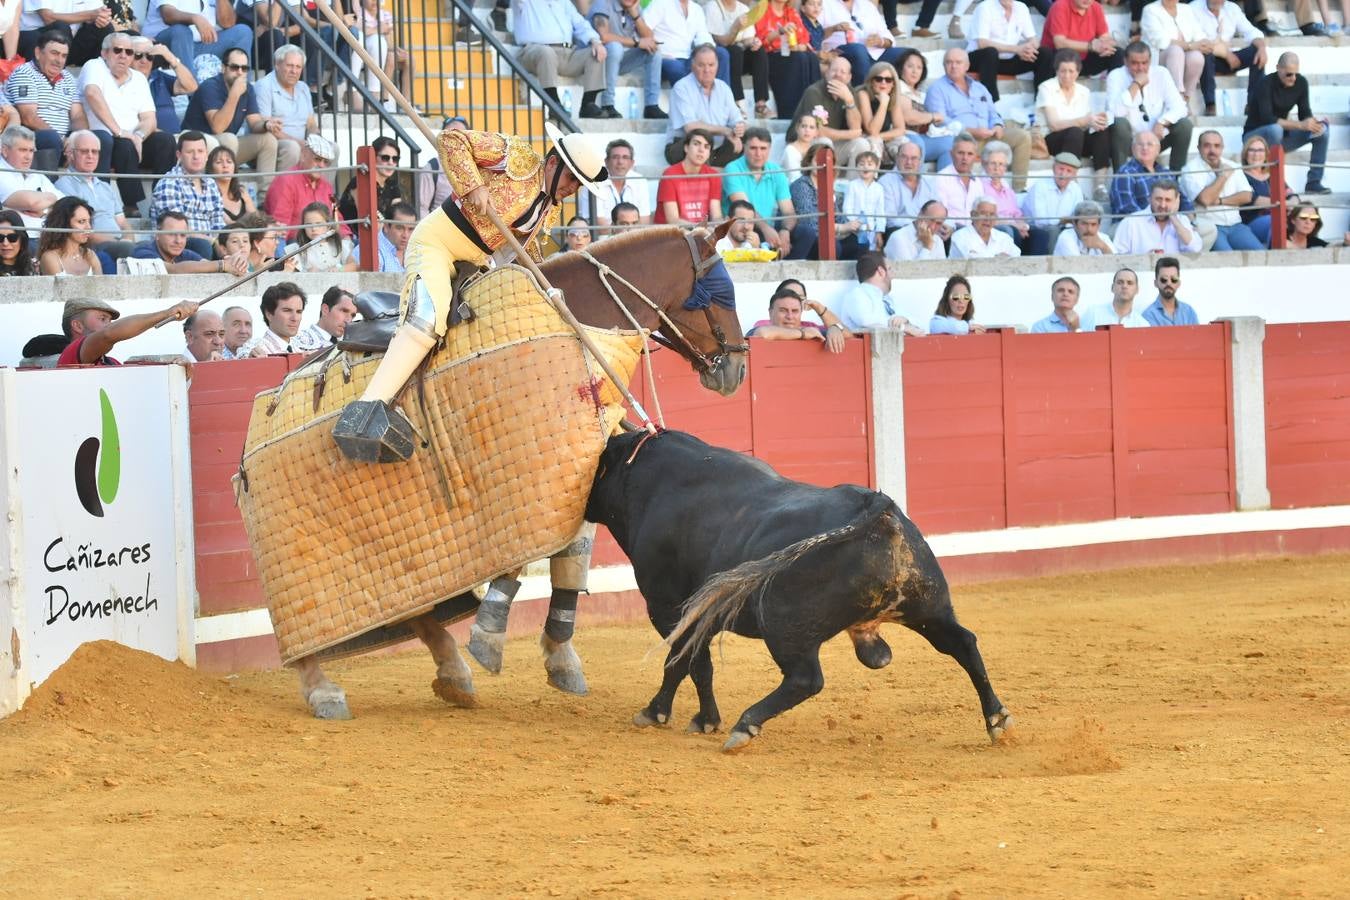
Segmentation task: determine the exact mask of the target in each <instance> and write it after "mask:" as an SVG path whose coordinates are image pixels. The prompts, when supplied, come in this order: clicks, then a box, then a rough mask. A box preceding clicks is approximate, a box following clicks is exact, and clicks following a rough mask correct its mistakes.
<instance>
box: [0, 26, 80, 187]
mask: <svg viewBox="0 0 1350 900" xmlns="http://www.w3.org/2000/svg"><path fill="white" fill-rule="evenodd" d="M69 55H70V38H69V36H67V35H66V33H65V32H63V31H61V30H59V29H44V30H43V31H42V32H40V34H39V36H38V39H37V50H36V51H35V53H34V59H32V60H31V61H29V62H26V63H24V64H23V65H21V66H19V67H18V68H17V69H15V70H14V72H13V74H11V75H10V76H9V80H7V81H6V82H5V99H7V100H8V101H9V102H10V103H12V104H14V106H15V107H16V108H17V109H18V110H19V121H20V122H21V123H22V124H23V125H24V126H25V127H26V128H28V129H30V130H31V131H32V132H33V134H34V135H36V140H37V154H36V155H35V157H34V159H33V165H34V167H35V168H37V169H39V170H42V171H53V170H55V169H56V168H57V167H58V166H59V165H60V162H61V143H62V141H64V140H65V139H66V135H67V134H69V133H70V132H71V131H72V130H78V129H81V128H88V127H89V125H88V121H87V120H86V119H85V115H84V106H83V105H82V104H81V103H80V91H79V88H78V87H77V85H76V82H75V79H74V78H72V77H71V76H70V75H69V74H67V72H66V59H67V57H68V56H69Z"/></svg>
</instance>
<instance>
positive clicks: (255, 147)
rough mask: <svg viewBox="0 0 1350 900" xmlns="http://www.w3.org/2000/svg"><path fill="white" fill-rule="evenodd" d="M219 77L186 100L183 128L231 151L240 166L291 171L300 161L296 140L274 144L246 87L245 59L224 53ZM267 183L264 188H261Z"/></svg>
mask: <svg viewBox="0 0 1350 900" xmlns="http://www.w3.org/2000/svg"><path fill="white" fill-rule="evenodd" d="M220 61H221V69H220V74H219V75H213V76H212V77H210V78H208V79H206V80H205V81H203V82H202V83H201V86H200V87H198V88H197V92H196V93H195V94H193V95H192V99H190V100H189V101H188V108H187V112H186V113H185V114H184V115H183V127H184V128H188V129H191V130H193V131H200V132H201V133H202V134H209V135H211V136H212V137H214V138H215V140H216V141H217V142H218V143H219V144H220V145H221V146H222V147H228V148H229V149H230V150H232V151H233V152H234V157H235V162H236V163H237V164H239V165H243V164H244V163H253V167H254V169H255V170H256V171H258V172H260V173H264V174H267V175H271V174H273V173H275V172H279V171H280V172H284V171H286V170H287V169H290V168H293V167H294V166H295V164H296V162H298V161H299V159H300V145H299V144H297V143H296V142H295V141H281V142H278V141H277V136H276V135H275V134H273V133H272V131H271V130H269V129H268V127H267V122H266V121H265V120H264V119H263V115H262V111H261V110H259V108H258V95H257V93H255V92H254V90H253V85H251V84H249V83H248V73H249V61H248V54H247V53H245V52H244V51H243V50H238V49H234V48H231V49H229V50H226V51H225V53H224V54H222V56H221V58H220ZM268 184H270V180H269V181H268V182H265V183H264V187H266V186H267V185H268Z"/></svg>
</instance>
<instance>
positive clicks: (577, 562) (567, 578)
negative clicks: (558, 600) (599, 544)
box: [548, 522, 595, 608]
mask: <svg viewBox="0 0 1350 900" xmlns="http://www.w3.org/2000/svg"><path fill="white" fill-rule="evenodd" d="M594 544H595V524H594V523H592V522H587V523H586V524H585V525H583V526H582V527H581V530H580V531H579V532H577V536H576V538H575V539H574V540H573V541H572V543H570V544H568V545H567V546H566V547H564V548H563V549H562V550H560V551H558V552H557V553H555V554H553V556H551V557H549V560H548V574H549V581H550V583H551V584H552V585H553V588H554V591H555V595H556V591H557V589H558V588H564V589H566V590H570V591H573V592H577V591H584V590H586V576H587V575H588V574H589V573H590V570H591V548H592V547H593V546H594ZM574 608H575V607H574Z"/></svg>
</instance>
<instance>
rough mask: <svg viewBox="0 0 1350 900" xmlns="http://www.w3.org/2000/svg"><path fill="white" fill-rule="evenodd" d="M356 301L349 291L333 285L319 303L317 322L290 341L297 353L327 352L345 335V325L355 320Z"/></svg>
mask: <svg viewBox="0 0 1350 900" xmlns="http://www.w3.org/2000/svg"><path fill="white" fill-rule="evenodd" d="M356 313H357V309H356V301H355V298H353V297H352V293H351V291H347V290H343V289H342V288H340V287H338V286H337V285H333V286H332V287H330V288H329V289H328V290H327V291H325V292H324V295H323V299H322V300H320V301H319V321H317V322H315V323H314V324H313V325H310V326H309V327H308V328H305V329H302V330H301V331H300V333H299V334H297V335H296V336H295V338H294V339H293V340H292V341H291V349H292V350H294V351H295V352H297V353H313V352H314V351H315V350H327V349H328V348H329V347H331V346H332V345H334V344H336V343H337V342H338V339H339V338H341V337H342V336H343V335H344V334H346V333H347V325H348V324H349V323H350V322H351V321H352V319H355V318H356Z"/></svg>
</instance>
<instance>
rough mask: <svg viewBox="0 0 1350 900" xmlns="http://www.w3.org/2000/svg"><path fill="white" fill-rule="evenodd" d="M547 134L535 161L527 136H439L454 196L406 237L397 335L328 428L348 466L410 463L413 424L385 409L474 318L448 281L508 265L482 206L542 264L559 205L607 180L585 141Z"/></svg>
mask: <svg viewBox="0 0 1350 900" xmlns="http://www.w3.org/2000/svg"><path fill="white" fill-rule="evenodd" d="M544 129H545V131H546V132H547V133H548V136H549V139H550V141H552V143H553V147H552V149H550V150H549V151H548V153H547V155H545V156H544V157H543V158H542V159H541V158H540V157H539V154H538V153H536V152H535V151H534V149H533V148H532V147H531V146H530V142H529V141H528V140H527V139H525V138H520V137H515V136H511V135H505V134H494V133H489V132H485V131H463V130H445V131H442V132H441V134H440V138H439V140H438V142H437V145H438V150H439V154H440V161H441V167H442V170H443V171H444V172H445V174H446V177H447V178H448V179H449V180H450V185H451V188H452V191H451V193H450V197H449V198H448V199H447V200H446V201H445V203H444V204H443V205H442V206H441V208H440V209H438V210H436V211H435V212H433V213H432V214H431V215H429V216H427V218H425V219H423V220H422V222H421V223H420V224H419V225H418V226H417V230H416V231H414V232H413V236H412V240H411V242H410V243H409V245H408V251H407V270H408V277H407V280H406V281H405V282H404V286H403V297H402V302H401V304H400V307H399V327H398V331H396V332H395V333H394V337H393V340H392V341H390V343H389V349H388V351H387V352H386V353H385V355H384V360H383V361H382V362H381V363H380V367H379V369H378V370H377V371H376V372H375V375H374V377H372V378H371V380H370V383H369V384H368V385H367V386H366V390H365V393H363V394H362V395H361V399H359V400H356V401H354V402H352V403H351V404H349V405H348V406H347V408H346V409H345V410H344V411H343V414H342V416H341V418H339V420H338V422H337V425H336V426H335V427H334V429H333V437H334V439H335V440H336V441H337V444H338V446H339V447H340V448H341V449H342V452H343V453H344V454H345V455H346V456H347V458H348V459H351V460H353V461H354V462H402V461H405V460H407V459H408V458H409V456H411V453H412V447H413V428H412V425H411V423H410V422H409V421H408V419H407V417H406V416H405V415H403V413H402V412H400V411H398V410H397V409H395V408H393V407H392V406H391V405H390V404H391V402H392V401H393V399H394V397H395V396H397V395H398V393H399V391H401V390H402V389H403V386H404V385H405V384H406V383H407V381H408V379H409V378H410V377H411V376H412V374H413V372H415V371H416V370H417V367H418V366H419V365H421V363H422V360H423V359H425V358H426V355H427V354H428V353H429V352H430V351H431V349H432V348H433V347H435V346H436V343H437V341H438V340H440V339H441V338H442V337H444V335H445V332H446V329H447V328H448V327H450V326H451V325H455V324H458V323H459V322H460V321H462V320H463V318H464V317H465V316H466V315H471V314H470V313H467V312H466V311H465V310H463V308H462V307H458V306H457V305H456V303H455V297H454V286H453V284H452V279H453V278H454V276H455V274H456V271H455V270H456V268H457V266H458V265H459V264H460V263H467V264H469V265H471V266H478V267H481V266H484V265H487V264H488V262H489V260H491V261H492V262H494V263H500V262H506V261H509V258H510V256H511V255H512V254H511V251H510V248H509V247H507V246H506V245H507V243H508V242H507V240H506V237H505V236H504V235H503V234H502V233H501V232H500V231H498V230H497V228H496V226H495V225H494V224H493V223H492V220H491V218H490V217H489V215H488V207H489V206H491V208H492V209H494V210H496V211H497V212H498V213H499V214H500V215H501V217H502V220H503V221H505V222H506V223H508V225H509V227H510V228H511V230H512V231H513V232H514V233H515V236H516V238H517V239H518V240H519V242H520V244H521V245H522V246H524V247H525V248H526V251H527V252H528V253H529V254H530V255H531V256H533V257H534V258H535V260H539V259H541V258H542V256H541V254H540V252H539V235H540V234H541V233H544V232H546V231H547V229H548V228H550V227H552V226H554V225H556V224H557V223H558V219H559V204H560V203H561V202H562V201H563V200H565V199H566V198H568V197H570V196H572V195H573V194H575V193H576V192H577V190H578V189H580V188H582V187H585V188H587V189H588V190H595V188H596V186H597V185H599V184H600V183H601V182H603V181H606V180H607V179H608V178H609V173H608V172H607V171H606V169H605V164H604V152H603V150H601V149H600V148H599V147H598V146H597V145H596V144H595V143H594V141H593V140H592V139H591V138H589V137H587V136H586V135H583V134H567V135H564V134H562V133H561V132H560V131H558V129H557V128H556V127H554V125H553V124H552V123H551V122H550V123H545V125H544Z"/></svg>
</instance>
